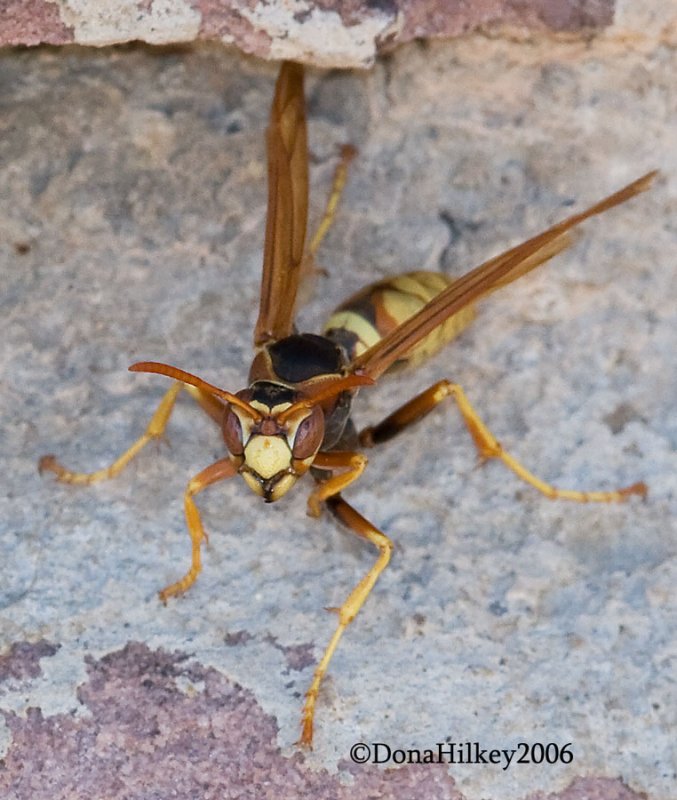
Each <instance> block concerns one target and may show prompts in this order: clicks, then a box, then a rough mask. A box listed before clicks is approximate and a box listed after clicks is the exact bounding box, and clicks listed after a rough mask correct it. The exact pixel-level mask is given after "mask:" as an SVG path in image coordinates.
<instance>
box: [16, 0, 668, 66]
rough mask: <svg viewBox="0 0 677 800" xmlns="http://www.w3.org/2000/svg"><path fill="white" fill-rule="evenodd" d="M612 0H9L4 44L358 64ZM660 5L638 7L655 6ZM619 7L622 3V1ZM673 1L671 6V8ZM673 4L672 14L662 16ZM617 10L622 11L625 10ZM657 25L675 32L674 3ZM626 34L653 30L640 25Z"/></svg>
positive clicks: (520, 28)
mask: <svg viewBox="0 0 677 800" xmlns="http://www.w3.org/2000/svg"><path fill="white" fill-rule="evenodd" d="M618 4H619V3H617V2H615V0H475V2H472V3H468V2H462V1H461V0H150V1H149V0H117V2H115V3H111V2H110V1H109V0H98V1H97V0H86V2H84V1H83V0H29V2H26V0H6V2H3V3H2V4H0V13H1V14H2V17H1V18H0V21H1V24H0V44H28V45H34V44H39V43H41V42H43V43H49V44H67V43H70V42H75V43H77V44H83V45H94V46H102V45H110V44H116V43H118V44H119V43H123V42H130V41H143V42H148V43H150V44H168V43H171V42H174V43H176V42H190V41H195V40H199V39H203V40H204V39H208V40H218V41H221V42H224V43H228V44H234V45H235V46H236V47H238V48H240V49H241V50H243V51H244V52H245V53H251V54H254V55H257V56H261V57H262V58H270V59H279V58H290V59H295V60H297V61H303V62H306V63H309V64H316V65H320V66H325V67H359V66H368V65H370V64H372V63H373V60H374V58H375V56H376V55H377V54H378V53H383V52H387V51H389V50H391V49H392V48H393V47H395V46H396V45H398V44H402V43H405V42H409V41H411V40H412V39H415V38H440V37H449V36H459V35H461V34H464V33H467V32H469V31H472V30H478V29H482V30H485V31H491V32H493V33H496V32H497V31H498V30H501V31H502V32H503V33H504V34H505V33H506V32H507V31H510V32H511V33H512V34H513V35H519V36H521V37H525V36H528V35H529V33H530V32H533V31H538V32H541V33H543V32H545V31H548V32H551V33H554V34H558V35H559V34H565V35H568V34H571V33H574V34H576V35H581V34H586V33H590V32H591V31H593V30H600V29H603V28H605V27H606V26H608V25H610V23H611V22H612V20H613V18H614V13H615V10H616V6H617V5H618ZM654 4H655V0H654V3H652V4H646V3H645V4H642V5H643V6H647V5H648V6H651V5H654ZM620 6H621V12H623V3H622V2H621V3H620ZM670 6H673V8H672V12H671V11H670ZM666 11H667V13H666ZM621 15H623V14H622V13H621ZM656 23H657V25H658V27H659V28H660V30H661V31H668V32H669V31H672V33H671V35H672V36H673V37H674V34H675V30H674V28H675V10H674V3H671V2H668V3H662V4H661V6H660V7H659V13H658V14H657V19H656ZM626 33H632V35H633V36H634V37H644V36H647V35H649V36H650V35H651V31H647V29H646V28H645V27H643V26H640V27H637V28H633V29H631V31H626Z"/></svg>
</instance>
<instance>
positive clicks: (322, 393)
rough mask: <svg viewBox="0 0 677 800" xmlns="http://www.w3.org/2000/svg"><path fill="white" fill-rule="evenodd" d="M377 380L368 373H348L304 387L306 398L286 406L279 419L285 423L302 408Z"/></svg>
mask: <svg viewBox="0 0 677 800" xmlns="http://www.w3.org/2000/svg"><path fill="white" fill-rule="evenodd" d="M375 383H376V381H375V380H374V379H373V378H370V377H369V376H368V375H356V374H353V375H346V376H345V377H342V378H330V379H328V380H326V381H320V382H318V383H316V384H315V386H311V387H310V388H308V389H304V392H303V393H304V395H305V396H304V398H303V400H299V401H298V403H294V404H293V405H291V406H289V408H285V410H284V411H283V412H282V413H281V414H279V415H278V421H279V422H281V423H283V422H284V421H285V420H287V419H288V418H289V417H290V416H292V414H294V413H295V412H296V411H298V410H299V409H300V408H312V407H313V406H317V405H319V404H320V403H322V402H323V401H324V400H328V399H329V398H330V397H335V396H336V395H337V394H341V392H347V391H350V389H358V388H359V387H360V386H373V384H375Z"/></svg>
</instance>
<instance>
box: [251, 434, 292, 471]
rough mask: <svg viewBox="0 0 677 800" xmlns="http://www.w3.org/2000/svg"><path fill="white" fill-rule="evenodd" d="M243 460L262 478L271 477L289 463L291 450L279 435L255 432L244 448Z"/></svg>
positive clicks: (286, 467)
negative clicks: (265, 434)
mask: <svg viewBox="0 0 677 800" xmlns="http://www.w3.org/2000/svg"><path fill="white" fill-rule="evenodd" d="M244 460H245V463H246V464H247V466H248V467H250V468H251V469H253V470H254V472H256V473H258V474H259V475H260V476H261V477H262V478H264V479H267V478H272V477H273V475H277V473H278V472H282V470H285V469H289V467H290V465H291V450H290V449H289V446H288V445H287V442H286V441H285V440H284V439H282V438H281V437H280V436H264V435H262V434H257V435H254V436H252V437H251V439H250V440H249V441H248V442H247V446H246V447H245V449H244Z"/></svg>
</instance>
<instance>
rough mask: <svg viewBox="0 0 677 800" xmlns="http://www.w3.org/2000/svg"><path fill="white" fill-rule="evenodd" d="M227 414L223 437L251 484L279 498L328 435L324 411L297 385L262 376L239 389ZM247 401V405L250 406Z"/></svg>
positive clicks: (258, 491) (266, 496) (268, 496)
mask: <svg viewBox="0 0 677 800" xmlns="http://www.w3.org/2000/svg"><path fill="white" fill-rule="evenodd" d="M237 397H238V398H241V399H242V400H243V401H244V403H243V405H242V406H239V405H234V404H231V405H229V406H228V407H227V409H226V412H225V415H224V419H223V438H224V440H225V443H226V446H227V447H228V450H229V451H230V453H231V455H232V456H233V459H234V460H235V461H236V462H237V464H238V467H239V471H240V474H241V475H242V477H243V478H244V480H245V482H246V483H247V485H248V486H249V487H250V488H251V489H252V490H253V491H254V492H256V494H258V495H259V496H261V497H263V499H264V500H266V502H273V501H274V500H278V499H279V498H280V497H282V496H283V495H284V494H286V493H287V492H288V491H289V489H291V487H292V486H293V485H294V484H295V483H296V481H297V480H298V478H300V477H301V475H303V474H304V473H305V472H307V471H308V469H309V468H310V465H311V464H312V463H313V459H314V458H315V455H316V453H317V451H318V450H319V448H320V445H321V444H322V439H323V438H324V414H323V413H322V409H321V408H320V407H319V406H312V405H310V404H308V405H307V404H305V403H304V402H303V395H302V394H301V393H300V392H297V391H296V390H294V389H291V388H289V387H287V386H284V385H281V384H275V383H272V382H268V381H257V382H256V383H254V384H252V386H251V387H250V388H249V389H244V390H243V391H241V392H238V394H237ZM245 404H246V405H245Z"/></svg>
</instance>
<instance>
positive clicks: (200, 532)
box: [160, 458, 237, 603]
mask: <svg viewBox="0 0 677 800" xmlns="http://www.w3.org/2000/svg"><path fill="white" fill-rule="evenodd" d="M236 473H237V467H236V466H235V465H234V464H233V463H232V461H231V460H230V458H222V459H220V460H219V461H217V462H215V463H214V464H212V465H211V466H209V467H207V468H206V469H203V470H202V472H199V473H198V474H197V475H196V476H195V477H194V478H191V480H190V481H189V482H188V486H187V487H186V491H185V493H184V495H183V507H184V511H185V513H186V524H187V525H188V533H190V540H191V543H192V555H191V564H190V569H189V570H188V572H186V574H185V575H184V576H183V578H181V579H180V580H178V581H176V582H175V583H172V584H170V585H169V586H166V587H165V588H164V589H163V590H162V591H161V592H160V600H162V602H163V603H166V602H167V599H168V598H169V597H176V596H177V595H180V594H183V593H184V592H185V591H187V590H188V589H190V587H191V586H192V585H193V584H194V583H195V580H196V579H197V576H198V574H199V572H200V570H201V569H202V562H201V558H200V547H201V545H202V541H203V539H206V538H207V536H206V534H205V532H204V528H203V527H202V519H201V518H200V512H199V511H198V509H197V506H196V505H195V501H194V500H193V497H194V496H195V495H196V494H197V493H198V492H201V491H202V490H203V489H206V488H207V486H211V485H212V484H213V483H217V482H218V481H225V480H227V479H228V478H232V477H233V475H235V474H236Z"/></svg>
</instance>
